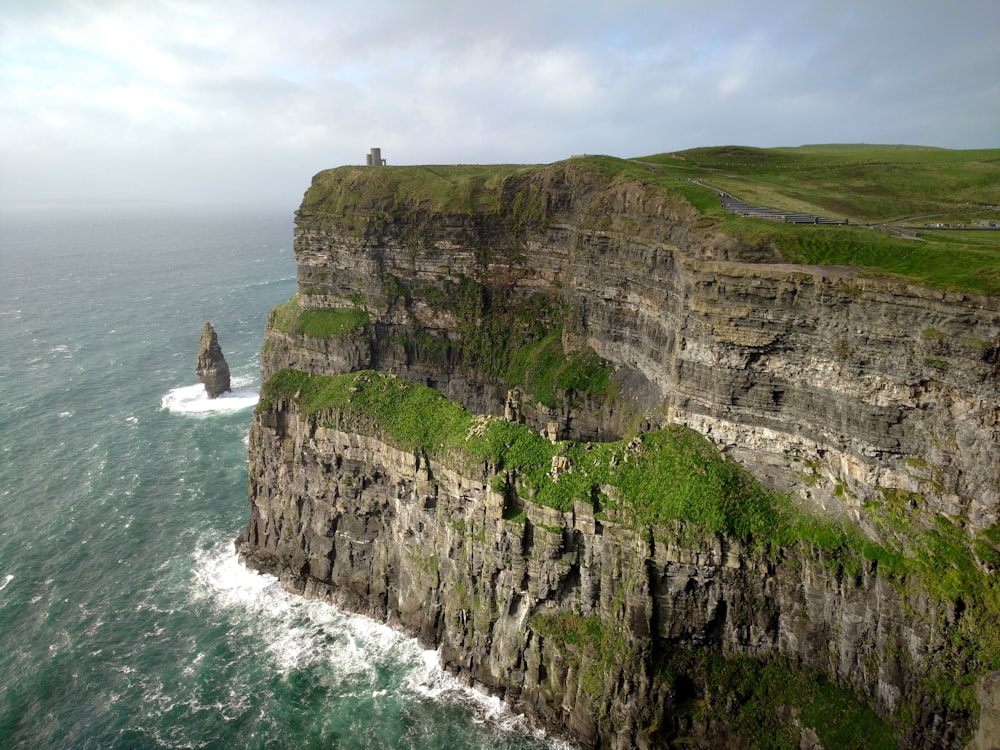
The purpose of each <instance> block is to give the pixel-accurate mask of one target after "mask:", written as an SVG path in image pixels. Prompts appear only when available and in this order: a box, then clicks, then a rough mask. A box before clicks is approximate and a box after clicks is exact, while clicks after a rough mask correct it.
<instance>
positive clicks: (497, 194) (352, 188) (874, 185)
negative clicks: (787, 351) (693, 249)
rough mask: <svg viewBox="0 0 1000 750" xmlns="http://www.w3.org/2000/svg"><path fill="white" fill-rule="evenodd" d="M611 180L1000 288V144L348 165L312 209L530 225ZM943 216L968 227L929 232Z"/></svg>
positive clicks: (809, 254) (750, 231) (742, 222)
mask: <svg viewBox="0 0 1000 750" xmlns="http://www.w3.org/2000/svg"><path fill="white" fill-rule="evenodd" d="M601 182H603V183H605V184H606V185H607V186H609V187H610V186H612V185H615V184H619V183H625V182H628V183H636V184H641V185H643V186H644V187H645V189H646V190H649V191H652V192H653V193H657V194H658V195H659V196H660V197H661V198H662V199H663V200H664V201H666V202H667V203H677V202H678V201H680V202H683V203H687V204H690V205H691V206H692V207H694V208H695V209H696V210H697V211H698V212H699V213H700V214H701V216H702V221H701V227H702V229H706V230H717V231H722V232H725V233H727V234H732V235H735V236H737V237H740V238H741V239H742V240H744V241H745V242H747V243H748V244H750V245H768V246H772V247H774V248H776V249H777V250H778V252H779V253H780V255H781V256H782V257H783V258H784V260H786V261H787V262H790V263H806V264H818V265H829V264H834V265H846V266H860V267H863V268H865V269H868V271H867V273H869V274H870V273H877V274H886V275H890V276H895V277H899V278H902V279H904V280H907V281H911V282H913V283H915V284H918V285H922V286H928V287H933V288H938V289H946V290H951V291H957V292H971V293H975V294H983V295H988V296H1000V230H988V229H984V230H978V231H977V230H974V229H972V228H971V226H972V222H974V221H983V220H985V221H987V222H988V221H995V222H1000V210H998V209H997V208H996V207H997V206H998V205H1000V149H980V150H967V151H958V150H949V149H941V148H925V147H916V146H878V145H865V144H846V145H838V144H834V145H825V146H803V147H798V148H769V149H761V148H750V147H742V146H726V147H718V148H704V149H692V150H689V151H681V152H676V153H665V154H658V155H653V156H644V157H640V158H637V159H619V158H615V157H610V156H590V157H584V158H578V159H569V160H566V161H562V162H557V163H555V164H549V165H536V166H524V165H454V166H405V167H386V168H379V169H370V168H364V167H339V168H337V169H331V170H326V171H324V172H320V173H319V174H317V175H316V177H315V178H314V180H313V184H312V186H311V187H310V188H309V190H308V191H307V192H306V195H305V197H304V199H303V202H302V210H303V211H304V212H306V213H318V214H323V215H325V216H327V217H330V219H331V220H332V221H335V222H337V223H338V224H340V225H341V226H342V228H343V229H344V231H355V230H357V229H358V228H359V227H360V226H362V225H363V224H364V222H366V221H367V222H373V223H374V225H378V224H379V223H385V222H395V221H403V222H406V223H408V224H409V225H412V227H413V228H414V231H417V230H418V229H419V228H420V227H421V226H422V225H423V223H424V222H426V221H427V218H428V217H429V216H432V215H434V214H451V215H455V214H464V215H467V216H470V217H473V218H474V220H475V221H478V222H480V223H481V224H483V225H484V226H490V227H493V226H494V224H495V225H496V227H498V228H506V229H505V230H504V231H508V232H513V233H518V232H521V233H523V232H524V231H526V230H531V229H535V230H541V231H544V230H545V229H546V227H547V226H548V224H549V222H550V221H551V220H552V219H553V212H554V211H557V210H558V207H557V204H558V201H556V202H552V201H550V200H549V197H550V196H549V193H548V191H550V190H553V189H561V188H560V187H559V186H563V187H565V186H567V185H574V184H576V185H585V187H584V188H583V189H582V192H581V195H591V194H592V190H593V189H594V188H596V187H598V186H599V183H601ZM714 189H721V190H725V191H727V192H729V193H732V194H733V195H734V196H736V197H737V198H739V199H741V200H744V201H746V202H748V203H753V204H756V205H759V206H763V207H767V208H775V209H781V210H787V211H794V212H801V213H809V214H816V215H820V216H828V217H831V218H838V219H848V220H850V223H851V225H852V226H847V227H844V226H840V227H835V226H815V225H785V224H781V223H778V222H774V221H766V220H764V219H753V218H745V217H742V216H737V215H734V214H730V213H726V212H725V211H723V210H722V207H721V204H720V201H719V197H718V195H717V194H716V192H715V191H714ZM564 197H565V196H564ZM599 213H600V212H599ZM616 219H618V220H616ZM589 221H591V222H593V223H594V228H597V229H600V230H602V231H606V230H611V231H623V232H626V233H628V232H630V231H633V230H634V231H638V233H639V234H643V233H648V232H649V231H651V229H650V227H651V225H654V224H655V223H656V220H655V217H645V218H643V217H631V219H629V217H615V216H607V215H605V214H603V213H600V215H595V216H591V217H589ZM644 222H645V223H644ZM892 223H894V224H903V225H906V226H909V227H912V228H915V229H916V230H918V238H917V239H900V238H897V237H892V236H889V235H888V234H884V233H882V232H880V231H876V230H873V229H870V228H868V226H866V225H881V224H892ZM929 223H931V224H933V223H947V224H951V225H957V224H964V225H966V228H965V230H964V231H963V232H961V233H960V234H955V233H952V234H945V233H942V232H939V231H925V224H929ZM629 227H632V228H633V229H632V230H630V229H629ZM492 231H493V230H492V229H491V230H490V232H492ZM491 236H492V235H491Z"/></svg>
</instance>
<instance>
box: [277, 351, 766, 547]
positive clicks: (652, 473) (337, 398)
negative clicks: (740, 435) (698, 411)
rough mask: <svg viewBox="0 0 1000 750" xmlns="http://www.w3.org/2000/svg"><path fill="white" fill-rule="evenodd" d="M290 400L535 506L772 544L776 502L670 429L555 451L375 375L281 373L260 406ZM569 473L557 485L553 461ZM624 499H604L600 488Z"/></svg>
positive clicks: (517, 428) (422, 390)
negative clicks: (498, 484)
mask: <svg viewBox="0 0 1000 750" xmlns="http://www.w3.org/2000/svg"><path fill="white" fill-rule="evenodd" d="M282 399H291V400H293V401H294V402H295V403H296V404H297V406H298V408H299V409H300V410H301V411H302V412H303V413H304V414H306V415H316V416H317V418H318V419H319V420H320V421H321V422H330V423H331V424H336V425H337V426H339V427H340V428H341V429H351V430H355V431H358V432H362V433H366V434H373V435H376V436H378V437H380V438H381V439H383V440H385V441H386V442H389V443H390V444H392V445H395V446H396V447H398V448H401V449H403V450H412V451H415V452H420V453H423V454H425V455H428V456H436V457H439V458H445V457H450V458H454V459H457V460H458V461H459V462H463V460H464V461H471V462H473V463H476V464H482V463H484V462H485V463H487V464H489V465H490V466H491V467H492V469H493V471H494V472H496V473H501V472H507V473H509V474H510V475H511V476H513V477H514V478H515V479H516V482H517V486H518V489H519V491H520V492H522V493H523V494H524V495H525V496H527V497H531V498H533V499H534V501H535V502H537V503H540V504H542V505H547V506H550V507H553V508H557V509H559V510H568V509H570V508H572V507H573V503H574V502H575V501H576V500H583V501H585V502H589V503H601V504H602V506H603V507H606V508H608V509H613V510H615V511H616V515H618V516H619V517H621V518H622V519H629V523H633V524H636V525H643V524H650V523H657V524H659V523H668V522H670V521H674V520H682V521H687V522H689V523H691V524H693V525H694V526H695V527H697V528H699V529H704V530H705V531H706V532H707V533H716V532H723V531H724V532H726V533H728V534H730V535H731V536H733V537H736V538H742V539H750V538H769V537H770V536H771V535H772V534H773V533H774V530H775V527H776V524H777V520H778V517H777V515H776V512H775V511H774V509H773V507H772V506H773V504H774V502H775V501H774V498H772V497H771V495H769V494H768V493H766V492H765V491H764V490H763V489H762V488H761V487H760V485H759V484H757V482H756V481H754V480H753V479H752V477H751V476H750V475H749V474H748V473H747V472H746V471H744V470H743V469H742V468H741V467H740V466H739V464H737V463H736V462H735V461H733V460H732V459H728V458H724V457H723V456H722V455H720V454H719V453H718V451H717V450H716V449H715V447H714V446H712V444H711V443H709V442H708V441H707V440H706V439H705V438H703V437H702V436H701V435H699V434H698V433H697V432H695V431H694V430H690V429H687V428H685V427H681V426H679V425H671V426H669V427H667V428H665V429H664V430H660V431H657V432H651V433H648V434H645V435H642V436H640V437H637V438H635V439H634V440H632V441H630V442H626V441H618V442H614V443H580V444H574V443H560V444H555V445H553V444H552V443H550V442H549V441H548V440H546V439H544V438H542V437H541V436H539V435H538V434H536V433H535V432H534V431H532V430H531V429H529V428H528V427H526V426H525V425H519V424H511V423H509V422H506V421H504V420H502V419H496V418H485V417H476V416H475V415H473V414H471V413H470V412H467V411H465V410H464V409H462V408H461V407H460V406H458V405H457V404H454V403H452V402H451V401H449V400H448V399H446V398H445V397H444V396H442V395H440V394H439V393H438V392H437V391H435V390H433V389H431V388H427V387H424V386H419V385H415V384H412V383H407V382H404V381H401V380H398V379H396V378H394V377H392V376H390V375H385V374H381V373H375V372H361V373H351V374H348V375H341V376H336V377H334V376H319V375H309V374H307V373H304V372H300V371H297V370H281V371H279V372H277V373H275V375H274V376H273V377H271V378H270V379H269V380H268V382H267V383H266V384H265V385H264V387H263V389H262V393H261V405H260V406H259V407H258V408H260V409H266V408H269V406H270V405H271V404H273V403H274V402H276V401H278V400H282ZM556 455H563V456H566V457H567V458H568V459H569V462H570V467H571V468H570V470H569V471H568V472H566V473H564V474H562V475H561V476H560V477H559V478H558V480H555V479H553V478H552V476H551V474H550V468H551V466H552V457H553V456H556ZM602 485H608V486H611V487H614V488H617V494H618V498H605V499H604V500H603V501H601V500H600V492H599V488H600V487H601V486H602Z"/></svg>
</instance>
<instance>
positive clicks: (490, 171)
mask: <svg viewBox="0 0 1000 750" xmlns="http://www.w3.org/2000/svg"><path fill="white" fill-rule="evenodd" d="M532 169H533V168H532V167H530V166H521V165H503V164H492V165H449V166H415V167H389V168H385V169H368V168H365V167H338V168H337V169H329V170H326V171H324V172H320V173H319V174H318V175H316V176H315V177H314V178H313V182H312V185H311V186H310V188H309V190H307V191H306V194H305V196H304V197H303V200H302V206H301V209H302V210H303V211H306V212H310V211H314V212H321V213H325V214H330V215H333V216H336V217H337V220H338V222H339V223H341V224H342V225H345V226H347V225H351V224H353V223H355V222H358V221H359V220H360V219H359V217H360V215H362V214H367V215H369V216H371V217H373V218H375V219H376V221H377V222H378V221H381V222H392V221H395V220H397V219H401V218H404V217H406V218H409V219H410V220H411V221H412V220H413V219H414V218H415V217H419V216H421V215H424V216H425V215H427V214H428V213H466V214H480V215H484V216H491V215H492V216H497V217H501V216H502V217H506V218H509V219H511V220H512V223H513V224H528V223H539V222H542V221H544V215H545V208H544V202H543V201H541V196H540V194H539V193H538V192H537V190H536V191H535V192H534V193H533V192H532V191H531V190H530V189H529V190H527V191H520V190H518V188H517V178H518V176H519V175H522V174H524V173H526V172H529V171H531V170H532ZM417 223H418V224H419V223H420V222H419V221H418V222H417Z"/></svg>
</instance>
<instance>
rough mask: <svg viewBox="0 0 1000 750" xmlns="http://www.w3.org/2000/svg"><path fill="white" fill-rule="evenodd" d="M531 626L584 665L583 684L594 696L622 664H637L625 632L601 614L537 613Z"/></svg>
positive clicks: (632, 647)
mask: <svg viewBox="0 0 1000 750" xmlns="http://www.w3.org/2000/svg"><path fill="white" fill-rule="evenodd" d="M531 629H532V630H534V631H535V632H536V633H538V634H539V635H541V636H543V637H545V638H546V639H547V640H549V641H550V642H551V643H553V644H554V645H555V646H556V647H557V648H559V650H560V651H563V652H564V656H567V657H570V659H567V662H568V661H570V660H572V661H573V662H575V663H576V664H577V665H578V666H579V667H580V668H581V671H580V674H579V680H580V687H581V688H583V690H584V691H585V692H586V693H587V694H589V695H590V696H591V697H592V698H599V697H600V695H601V690H602V688H603V687H604V685H605V682H606V681H607V680H608V679H609V678H611V679H614V678H615V676H616V675H617V674H618V673H619V672H620V671H621V668H622V665H623V664H634V663H635V659H636V654H637V653H638V648H637V647H636V645H635V644H634V643H630V642H629V640H628V638H627V637H626V636H625V633H623V632H622V631H621V630H620V629H618V628H614V627H609V626H607V625H605V624H604V623H602V622H601V618H600V616H598V615H588V616H586V617H584V616H581V615H577V614H573V613H572V612H559V613H557V614H536V615H534V616H533V617H532V618H531Z"/></svg>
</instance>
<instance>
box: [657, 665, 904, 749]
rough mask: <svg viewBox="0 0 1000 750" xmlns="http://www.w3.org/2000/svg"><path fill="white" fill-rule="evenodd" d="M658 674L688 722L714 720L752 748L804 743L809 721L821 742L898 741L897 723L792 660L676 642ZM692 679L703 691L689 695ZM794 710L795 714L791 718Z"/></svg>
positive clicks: (864, 745) (863, 744)
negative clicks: (717, 651)
mask: <svg viewBox="0 0 1000 750" xmlns="http://www.w3.org/2000/svg"><path fill="white" fill-rule="evenodd" d="M660 674H661V675H663V676H664V677H665V678H666V679H667V680H668V682H669V683H670V684H671V686H672V687H673V691H672V692H673V694H674V695H677V696H678V698H679V700H678V702H679V704H680V705H679V706H678V713H679V714H680V718H681V720H682V721H683V720H695V721H704V720H706V719H711V720H712V721H713V722H716V723H718V724H721V725H723V726H724V727H726V728H727V729H729V730H730V731H732V732H734V733H735V734H736V735H738V736H739V737H740V738H742V739H743V740H744V742H746V743H747V746H749V747H755V748H767V749H773V750H779V749H782V748H788V749H789V750H793V749H795V748H798V747H800V741H801V738H802V736H801V729H802V728H803V727H809V728H812V729H814V730H815V732H816V734H817V735H818V737H819V742H820V744H821V745H822V746H823V747H829V748H844V749H845V750H849V749H850V748H857V750H862V749H864V750H875V749H876V748H885V750H892V749H894V748H896V747H897V744H896V740H895V737H894V735H893V732H892V730H891V728H890V727H889V726H888V725H887V724H886V723H885V722H883V721H882V720H881V719H880V718H879V717H878V716H877V715H876V714H875V712H874V711H872V710H871V709H870V708H868V707H867V706H865V705H863V704H861V703H859V702H858V700H857V698H856V697H855V696H854V694H853V693H851V692H850V691H849V690H845V689H843V688H839V687H837V686H836V685H833V684H832V683H830V682H829V681H828V679H827V678H826V676H825V675H824V674H823V673H822V672H820V671H819V670H815V669H810V668H808V667H802V666H801V665H798V664H793V663H792V662H790V661H789V660H787V659H783V658H780V657H775V658H772V659H769V660H767V661H760V660H758V659H751V658H748V657H741V656H728V657H723V656H718V655H715V654H711V653H709V652H707V651H705V650H697V651H686V650H682V649H675V650H674V651H672V652H669V653H668V654H667V655H666V656H665V657H664V659H663V660H662V663H661V664H660ZM692 684H698V685H704V694H703V695H692V694H690V688H689V686H690V685H692ZM789 709H791V711H790V712H791V713H792V714H793V715H794V716H796V718H797V721H789V720H788V713H789ZM678 744H680V743H678ZM741 745H742V743H741Z"/></svg>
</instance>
